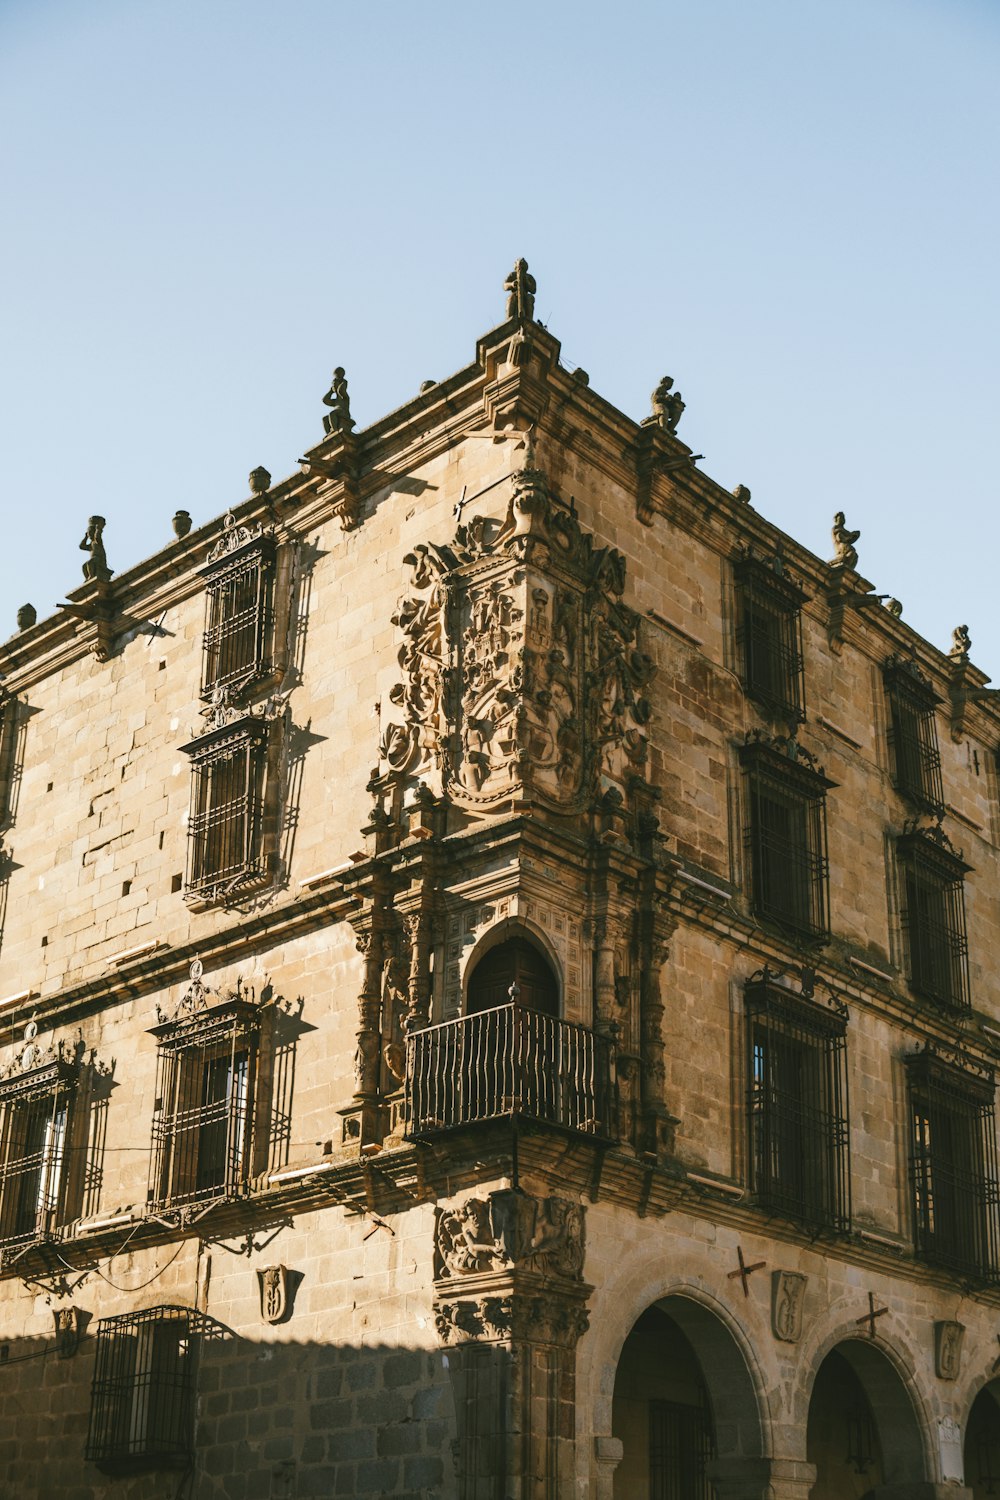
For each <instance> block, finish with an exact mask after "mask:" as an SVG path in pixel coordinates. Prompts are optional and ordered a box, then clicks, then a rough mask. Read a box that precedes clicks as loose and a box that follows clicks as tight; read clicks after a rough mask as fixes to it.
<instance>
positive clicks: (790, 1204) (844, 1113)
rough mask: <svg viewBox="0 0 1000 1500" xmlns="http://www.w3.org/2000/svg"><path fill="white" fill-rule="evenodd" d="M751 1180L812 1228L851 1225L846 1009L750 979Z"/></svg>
mask: <svg viewBox="0 0 1000 1500" xmlns="http://www.w3.org/2000/svg"><path fill="white" fill-rule="evenodd" d="M745 1005H746V1017H747V1077H748V1098H747V1119H748V1122H749V1166H750V1174H749V1175H750V1187H751V1191H752V1192H753V1193H754V1195H755V1197H756V1200H757V1202H758V1203H759V1204H760V1205H761V1207H763V1208H767V1209H770V1210H772V1211H773V1212H775V1213H780V1214H783V1215H784V1216H786V1217H787V1218H790V1219H797V1220H800V1221H801V1222H803V1223H806V1224H808V1225H810V1226H812V1227H814V1228H823V1229H830V1230H834V1231H836V1232H838V1233H846V1232H847V1231H848V1230H849V1229H850V1225H851V1184H850V1155H849V1149H850V1119H849V1111H848V1096H847V1038H846V1033H847V1011H846V1008H845V1007H843V1006H842V1005H840V1004H838V1003H837V1002H835V1001H833V1000H831V1001H830V1003H829V1004H827V1005H821V1004H820V1003H819V1002H818V1001H817V1000H814V999H813V998H812V997H811V996H810V995H796V994H794V993H793V992H792V991H790V990H786V989H785V988H784V987H783V986H781V985H779V984H778V983H777V982H776V980H775V977H774V976H773V975H772V974H770V973H769V971H768V970H767V969H764V970H763V972H762V973H761V974H760V975H758V976H755V977H754V979H752V980H751V981H750V982H749V983H748V984H747V986H746V991H745Z"/></svg>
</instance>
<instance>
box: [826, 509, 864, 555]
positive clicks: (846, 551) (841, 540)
mask: <svg viewBox="0 0 1000 1500" xmlns="http://www.w3.org/2000/svg"><path fill="white" fill-rule="evenodd" d="M860 535H861V532H860V531H850V530H848V528H847V526H846V525H845V524H844V512H843V511H842V510H838V512H837V514H836V515H835V516H834V518H833V545H834V548H835V552H834V555H833V557H832V558H831V559H830V566H831V568H856V567H857V565H858V551H857V548H856V547H855V545H854V543H855V542H856V541H857V540H858V537H859V536H860Z"/></svg>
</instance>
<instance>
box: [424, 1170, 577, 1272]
mask: <svg viewBox="0 0 1000 1500" xmlns="http://www.w3.org/2000/svg"><path fill="white" fill-rule="evenodd" d="M436 1250H437V1263H438V1273H437V1274H438V1277H439V1279H444V1278H446V1277H459V1276H465V1275H470V1274H476V1273H482V1272H489V1271H503V1270H511V1269H515V1268H517V1269H522V1270H532V1271H538V1272H542V1273H545V1274H548V1275H553V1276H564V1277H568V1278H571V1279H573V1280H577V1279H579V1277H580V1276H581V1275H582V1274H583V1258H584V1217H583V1209H582V1208H581V1206H580V1205H579V1204H578V1203H571V1202H569V1201H568V1200H566V1199H564V1198H533V1197H531V1196H530V1194H528V1193H525V1192H522V1191H521V1190H520V1189H519V1188H505V1189H501V1190H500V1191H499V1192H495V1193H490V1195H489V1197H488V1198H485V1199H484V1198H467V1199H466V1200H465V1202H464V1203H462V1204H461V1205H460V1206H459V1207H458V1208H451V1209H443V1210H440V1211H439V1212H438V1218H437V1226H436Z"/></svg>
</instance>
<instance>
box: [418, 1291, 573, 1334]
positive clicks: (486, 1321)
mask: <svg viewBox="0 0 1000 1500" xmlns="http://www.w3.org/2000/svg"><path fill="white" fill-rule="evenodd" d="M588 1290H589V1288H588ZM434 1321H435V1324H436V1326H437V1331H438V1337H439V1338H440V1340H441V1342H442V1343H444V1344H462V1343H472V1342H496V1341H502V1342H506V1341H511V1342H514V1343H523V1342H527V1343H531V1344H554V1345H557V1346H559V1347H561V1348H565V1349H573V1348H575V1347H576V1344H577V1343H578V1341H579V1339H580V1338H581V1337H582V1335H583V1334H584V1333H586V1331H587V1328H588V1327H589V1324H590V1315H589V1313H588V1312H587V1309H586V1307H585V1306H584V1305H583V1303H582V1302H581V1301H580V1300H579V1298H578V1297H567V1296H565V1295H560V1294H558V1293H556V1292H547V1291H539V1292H526V1291H514V1290H512V1291H508V1292H496V1293H494V1294H490V1293H484V1294H483V1295H481V1296H479V1297H461V1298H454V1299H452V1298H446V1299H444V1300H441V1301H439V1302H438V1303H437V1306H436V1308H435V1313H434Z"/></svg>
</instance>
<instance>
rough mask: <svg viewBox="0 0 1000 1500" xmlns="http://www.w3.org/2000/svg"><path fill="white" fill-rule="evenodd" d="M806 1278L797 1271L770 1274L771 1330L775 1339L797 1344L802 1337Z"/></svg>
mask: <svg viewBox="0 0 1000 1500" xmlns="http://www.w3.org/2000/svg"><path fill="white" fill-rule="evenodd" d="M807 1281H808V1277H806V1276H802V1275H801V1274H800V1273H799V1272H798V1271H773V1272H772V1273H771V1329H772V1332H773V1333H774V1336H775V1338H776V1339H781V1340H782V1342H783V1343H786V1344H797V1343H798V1341H799V1339H800V1338H801V1337H802V1304H803V1303H804V1302H805V1297H806V1283H807Z"/></svg>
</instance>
